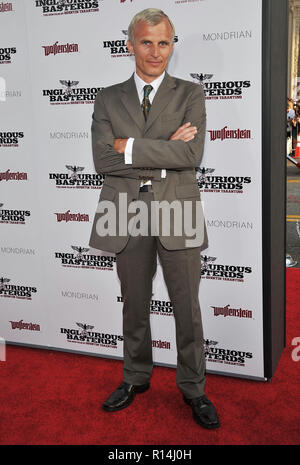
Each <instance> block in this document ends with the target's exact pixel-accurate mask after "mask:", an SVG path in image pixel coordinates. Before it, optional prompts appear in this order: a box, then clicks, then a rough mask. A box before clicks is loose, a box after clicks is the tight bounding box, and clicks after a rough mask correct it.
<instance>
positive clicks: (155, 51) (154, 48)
mask: <svg viewBox="0 0 300 465" xmlns="http://www.w3.org/2000/svg"><path fill="white" fill-rule="evenodd" d="M151 55H152V56H153V57H158V56H159V45H155V44H153V45H152V47H151Z"/></svg>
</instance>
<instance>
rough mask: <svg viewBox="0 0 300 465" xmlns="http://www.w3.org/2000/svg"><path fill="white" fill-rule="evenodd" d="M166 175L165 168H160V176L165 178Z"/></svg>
mask: <svg viewBox="0 0 300 465" xmlns="http://www.w3.org/2000/svg"><path fill="white" fill-rule="evenodd" d="M166 176H167V172H166V170H165V169H162V170H161V177H162V178H165V177H166Z"/></svg>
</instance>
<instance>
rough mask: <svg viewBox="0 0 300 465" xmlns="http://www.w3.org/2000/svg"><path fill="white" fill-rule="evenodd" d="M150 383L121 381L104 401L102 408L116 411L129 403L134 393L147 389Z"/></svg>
mask: <svg viewBox="0 0 300 465" xmlns="http://www.w3.org/2000/svg"><path fill="white" fill-rule="evenodd" d="M149 387H150V383H147V384H141V385H139V386H136V385H133V384H128V383H125V382H123V383H122V384H121V385H120V386H119V387H118V388H117V389H116V390H115V391H114V392H113V393H112V394H111V395H110V396H109V398H108V399H107V400H106V401H105V402H104V404H103V405H102V408H103V410H106V411H107V412H116V411H117V410H122V409H123V408H126V407H128V405H130V404H131V402H132V401H133V399H134V398H135V395H136V394H141V393H142V392H145V391H147V390H148V389H149Z"/></svg>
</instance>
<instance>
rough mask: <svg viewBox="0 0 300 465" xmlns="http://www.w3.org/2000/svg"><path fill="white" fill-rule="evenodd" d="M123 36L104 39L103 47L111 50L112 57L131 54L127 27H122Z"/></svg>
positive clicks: (175, 39)
mask: <svg viewBox="0 0 300 465" xmlns="http://www.w3.org/2000/svg"><path fill="white" fill-rule="evenodd" d="M122 33H123V37H121V38H120V37H119V38H117V39H113V40H104V41H103V48H105V49H109V50H110V56H111V58H121V57H129V56H131V53H130V51H129V50H128V48H127V46H126V42H127V40H128V31H127V29H122ZM176 42H178V36H175V37H174V43H176Z"/></svg>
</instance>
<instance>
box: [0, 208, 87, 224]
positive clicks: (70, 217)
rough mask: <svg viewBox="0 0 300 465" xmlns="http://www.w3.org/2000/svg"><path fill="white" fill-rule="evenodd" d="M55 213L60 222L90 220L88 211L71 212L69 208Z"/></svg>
mask: <svg viewBox="0 0 300 465" xmlns="http://www.w3.org/2000/svg"><path fill="white" fill-rule="evenodd" d="M0 212H1V211H0ZM54 215H56V221H57V222H58V223H61V222H62V221H65V222H66V223H69V221H77V222H82V221H83V222H87V221H90V217H89V215H87V214H86V213H70V210H67V211H66V212H65V213H54Z"/></svg>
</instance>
